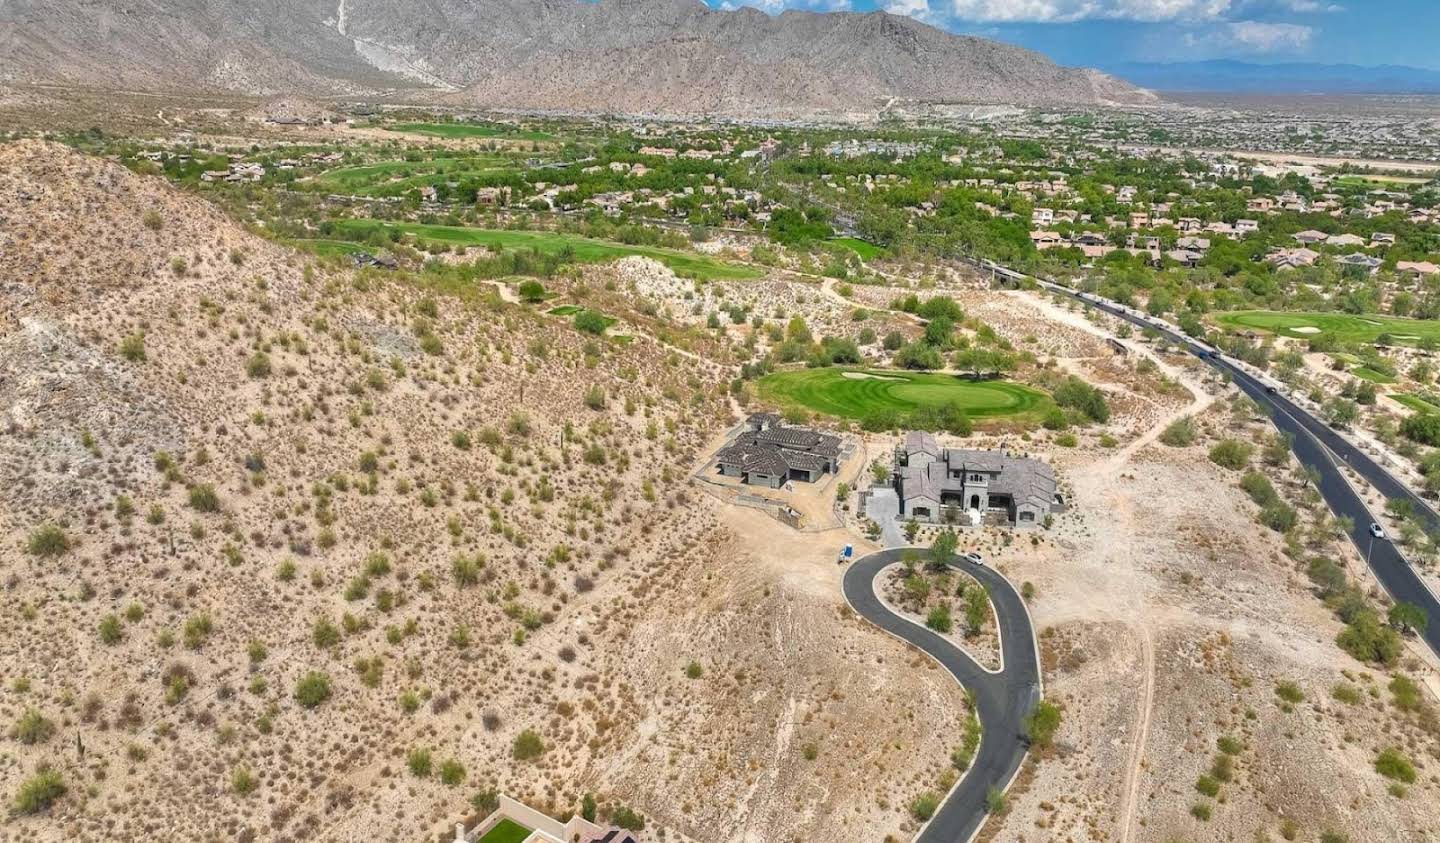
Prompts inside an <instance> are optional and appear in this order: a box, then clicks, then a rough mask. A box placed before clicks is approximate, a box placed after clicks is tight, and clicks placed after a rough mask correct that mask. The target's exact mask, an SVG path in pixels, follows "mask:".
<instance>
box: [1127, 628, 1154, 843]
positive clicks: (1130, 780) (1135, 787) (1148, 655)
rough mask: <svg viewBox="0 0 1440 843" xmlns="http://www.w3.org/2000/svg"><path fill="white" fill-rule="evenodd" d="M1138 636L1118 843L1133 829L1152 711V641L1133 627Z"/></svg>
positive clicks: (1149, 636) (1144, 631)
mask: <svg viewBox="0 0 1440 843" xmlns="http://www.w3.org/2000/svg"><path fill="white" fill-rule="evenodd" d="M1134 629H1135V630H1136V631H1137V632H1139V633H1140V660H1141V668H1140V669H1141V673H1142V676H1143V677H1144V682H1143V684H1142V686H1141V689H1140V716H1139V717H1137V718H1136V720H1135V732H1134V737H1133V738H1132V739H1131V746H1130V763H1129V764H1128V765H1127V766H1128V769H1126V771H1125V796H1124V801H1123V802H1121V803H1120V805H1121V807H1120V843H1130V829H1132V828H1134V826H1135V805H1136V803H1137V802H1139V801H1140V769H1141V767H1143V766H1144V764H1145V744H1146V743H1148V742H1149V740H1150V718H1151V716H1152V713H1153V712H1154V709H1155V642H1154V640H1153V639H1152V637H1151V634H1150V629H1149V628H1148V627H1143V626H1136V627H1134Z"/></svg>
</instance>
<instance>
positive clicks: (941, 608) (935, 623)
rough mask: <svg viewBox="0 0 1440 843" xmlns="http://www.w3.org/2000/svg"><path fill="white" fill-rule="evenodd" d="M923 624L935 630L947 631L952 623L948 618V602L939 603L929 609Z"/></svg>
mask: <svg viewBox="0 0 1440 843" xmlns="http://www.w3.org/2000/svg"><path fill="white" fill-rule="evenodd" d="M925 625H926V626H928V627H930V628H931V629H933V630H935V631H936V632H940V633H945V632H949V631H950V629H951V627H952V626H953V625H954V624H953V622H952V621H951V619H950V604H949V603H941V604H940V605H938V606H936V607H934V608H933V609H931V610H930V614H929V615H927V616H926V618H925Z"/></svg>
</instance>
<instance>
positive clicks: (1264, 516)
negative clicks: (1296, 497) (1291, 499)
mask: <svg viewBox="0 0 1440 843" xmlns="http://www.w3.org/2000/svg"><path fill="white" fill-rule="evenodd" d="M1299 520H1300V516H1299V515H1298V514H1297V513H1296V512H1295V508H1294V507H1292V506H1290V505H1289V504H1287V503H1285V502H1283V501H1275V502H1274V503H1272V504H1270V505H1269V506H1267V507H1265V508H1264V509H1262V510H1260V523H1261V524H1264V525H1265V526H1266V527H1269V528H1270V529H1272V530H1274V531H1275V532H1277V533H1288V532H1290V531H1291V530H1293V529H1295V524H1296V523H1297V522H1298V521H1299Z"/></svg>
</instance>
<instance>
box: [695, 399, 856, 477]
mask: <svg viewBox="0 0 1440 843" xmlns="http://www.w3.org/2000/svg"><path fill="white" fill-rule="evenodd" d="M715 464H716V465H717V466H719V468H720V473H721V474H723V475H724V476H726V477H738V478H740V482H742V483H746V484H749V485H751V486H768V487H770V488H771V489H778V488H780V487H781V486H784V485H785V483H786V482H788V481H790V480H803V481H805V482H807V483H814V482H815V481H817V480H819V479H820V478H821V477H822V476H824V475H826V474H834V473H835V472H836V471H838V470H839V469H840V438H839V437H838V436H832V435H830V434H828V433H817V432H816V431H813V430H810V429H808V428H804V427H787V426H786V425H785V423H784V422H783V421H781V419H780V417H779V416H778V415H775V414H774V413H755V414H753V415H751V416H750V418H748V419H747V420H746V422H745V430H743V431H742V432H741V433H740V434H739V435H738V436H736V437H735V438H734V439H733V440H731V442H730V444H729V445H726V446H725V447H724V448H721V449H720V453H719V454H717V455H716V457H715Z"/></svg>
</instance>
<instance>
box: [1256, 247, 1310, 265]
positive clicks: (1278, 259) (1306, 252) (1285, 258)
mask: <svg viewBox="0 0 1440 843" xmlns="http://www.w3.org/2000/svg"><path fill="white" fill-rule="evenodd" d="M1319 259H1320V253H1319V252H1317V251H1315V250H1314V249H1305V248H1300V249H1276V250H1275V251H1274V252H1271V253H1270V255H1269V256H1268V257H1266V258H1265V261H1266V263H1269V264H1270V265H1271V266H1273V267H1275V268H1276V269H1299V268H1300V267H1302V266H1314V265H1315V261H1317V260H1319Z"/></svg>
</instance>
